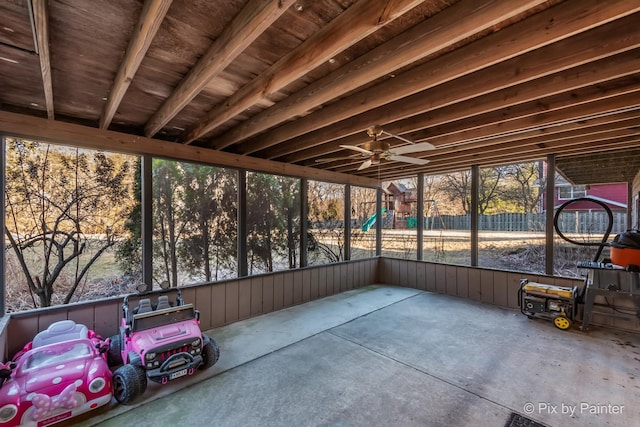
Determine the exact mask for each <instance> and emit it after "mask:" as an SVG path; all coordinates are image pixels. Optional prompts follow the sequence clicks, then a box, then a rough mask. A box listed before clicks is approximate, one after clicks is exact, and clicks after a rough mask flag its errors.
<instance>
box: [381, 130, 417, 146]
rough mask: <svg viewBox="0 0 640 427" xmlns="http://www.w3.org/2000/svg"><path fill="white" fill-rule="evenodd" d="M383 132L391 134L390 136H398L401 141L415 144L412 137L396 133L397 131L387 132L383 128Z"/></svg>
mask: <svg viewBox="0 0 640 427" xmlns="http://www.w3.org/2000/svg"><path fill="white" fill-rule="evenodd" d="M381 133H384V134H385V135H389V136H392V137H394V138H397V139H399V140H400V141H404V142H408V143H409V144H415V142H414V141H412V140H410V139H407V138H405V137H404V136H400V135H396V134H395V133H391V132H387V131H386V130H383V131H382V132H381Z"/></svg>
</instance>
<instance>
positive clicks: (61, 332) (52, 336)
mask: <svg viewBox="0 0 640 427" xmlns="http://www.w3.org/2000/svg"><path fill="white" fill-rule="evenodd" d="M88 335H89V329H88V328H87V327H86V326H85V325H82V324H79V323H75V322H74V321H73V320H60V321H58V322H55V323H52V324H51V325H50V326H49V327H48V328H47V329H46V330H44V331H41V332H38V334H37V335H36V336H35V337H34V338H33V347H34V348H35V347H40V346H43V345H48V344H54V343H59V342H63V341H69V340H76V339H82V338H87V337H88Z"/></svg>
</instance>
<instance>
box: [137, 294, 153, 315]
mask: <svg viewBox="0 0 640 427" xmlns="http://www.w3.org/2000/svg"><path fill="white" fill-rule="evenodd" d="M150 311H153V307H151V300H150V299H149V298H144V299H141V300H140V301H139V302H138V306H137V307H136V308H135V310H133V312H134V313H137V314H141V313H148V312H150Z"/></svg>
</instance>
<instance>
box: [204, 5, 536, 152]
mask: <svg viewBox="0 0 640 427" xmlns="http://www.w3.org/2000/svg"><path fill="white" fill-rule="evenodd" d="M541 3H544V1H543V0H517V1H514V0H485V1H483V2H479V1H477V0H465V1H461V2H459V3H456V4H454V5H452V6H450V7H448V8H446V9H445V10H443V11H442V12H440V13H438V14H436V15H435V16H433V17H431V18H429V19H427V20H424V21H422V22H421V23H420V24H418V25H416V26H414V27H412V28H410V29H409V30H407V31H405V32H403V33H401V34H400V35H398V36H396V37H395V38H393V39H391V40H389V41H388V42H386V43H384V44H382V45H380V46H378V47H377V48H375V49H373V50H371V51H370V52H368V53H367V54H365V55H362V56H361V57H359V58H357V59H356V60H354V61H352V62H349V63H348V64H346V65H345V66H343V67H341V68H339V69H337V70H335V71H334V72H332V73H330V74H328V75H327V76H325V77H323V78H321V79H319V80H317V81H315V82H313V83H312V84H310V85H309V86H307V87H305V88H303V89H302V90H300V91H299V92H296V93H295V94H293V95H291V96H289V97H287V98H285V99H284V100H282V101H281V102H279V103H277V104H275V105H273V106H272V107H270V108H268V109H266V110H264V111H262V112H260V113H258V114H257V115H255V116H253V117H251V118H250V119H248V120H246V121H243V122H242V123H240V124H239V125H237V126H235V127H234V128H232V129H231V130H230V131H228V132H226V133H225V134H223V135H220V136H218V137H216V138H215V140H214V141H212V142H211V143H210V146H211V148H214V149H217V150H222V149H225V148H227V147H229V146H230V145H232V144H234V143H237V142H239V141H242V140H245V139H247V138H250V137H252V136H253V135H256V134H258V133H260V132H262V131H264V130H267V129H269V128H272V127H274V126H276V125H278V124H280V123H283V122H285V121H288V120H290V119H291V118H292V117H295V116H298V115H301V113H306V112H307V111H311V110H312V109H313V108H316V107H318V106H320V105H322V104H324V103H326V102H328V101H330V100H332V99H335V98H338V97H340V96H342V95H343V94H345V93H349V92H352V91H353V90H355V89H357V88H358V87H361V86H363V85H365V84H367V83H368V82H371V81H373V80H376V79H378V78H380V77H383V76H385V75H388V74H390V73H391V72H393V71H395V70H397V69H399V68H402V67H404V66H406V65H409V64H411V63H413V62H416V61H418V60H420V59H422V58H426V57H427V56H429V55H432V54H434V53H437V52H439V51H441V50H443V49H445V48H446V47H448V46H452V45H454V44H455V43H458V42H460V41H462V40H464V39H466V38H468V37H471V36H473V35H475V34H478V33H480V32H482V31H484V30H486V29H489V28H491V27H492V26H494V25H497V24H499V23H500V22H504V21H506V20H508V19H510V18H512V17H514V16H517V15H518V14H521V13H523V12H525V11H526V10H529V9H531V8H534V7H536V6H538V5H540V4H541ZM460 17H464V19H460ZM240 154H249V153H248V152H246V151H245V150H240Z"/></svg>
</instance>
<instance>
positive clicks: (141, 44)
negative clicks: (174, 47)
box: [99, 0, 173, 129]
mask: <svg viewBox="0 0 640 427" xmlns="http://www.w3.org/2000/svg"><path fill="white" fill-rule="evenodd" d="M172 2H173V0H146V1H145V2H144V6H143V7H142V12H140V18H138V23H137V24H136V26H135V28H134V30H133V35H132V36H131V40H130V41H129V46H128V47H127V51H126V52H125V55H124V59H123V60H122V62H121V63H120V68H119V69H118V73H117V74H116V78H115V80H114V82H113V87H112V88H111V91H110V92H109V96H108V98H107V102H106V103H105V105H104V109H103V110H102V115H101V116H100V125H99V126H100V129H107V128H108V127H109V125H110V124H111V120H113V116H114V115H115V113H116V111H117V109H118V106H119V105H120V102H121V101H122V98H123V97H124V94H125V93H126V92H127V89H129V85H130V84H131V81H132V80H133V77H134V76H135V75H136V72H137V71H138V68H139V67H140V64H141V63H142V60H143V59H144V57H145V55H146V54H147V50H149V46H150V45H151V42H152V41H153V38H154V37H155V36H156V33H157V32H158V29H159V28H160V24H162V21H163V20H164V17H165V15H166V14H167V11H168V10H169V7H170V6H171V3H172Z"/></svg>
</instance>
